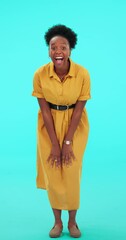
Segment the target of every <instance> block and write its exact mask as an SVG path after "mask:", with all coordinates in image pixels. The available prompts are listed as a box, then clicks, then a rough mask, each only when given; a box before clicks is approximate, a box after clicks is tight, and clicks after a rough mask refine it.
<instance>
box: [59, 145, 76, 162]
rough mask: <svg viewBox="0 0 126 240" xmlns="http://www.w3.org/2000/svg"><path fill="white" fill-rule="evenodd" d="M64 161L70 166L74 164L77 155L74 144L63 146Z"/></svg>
mask: <svg viewBox="0 0 126 240" xmlns="http://www.w3.org/2000/svg"><path fill="white" fill-rule="evenodd" d="M61 154H62V155H61V156H62V163H63V164H64V165H66V166H69V165H71V164H72V159H73V160H75V155H74V153H73V149H72V145H71V144H69V145H67V144H65V143H64V144H63V146H62V152H61Z"/></svg>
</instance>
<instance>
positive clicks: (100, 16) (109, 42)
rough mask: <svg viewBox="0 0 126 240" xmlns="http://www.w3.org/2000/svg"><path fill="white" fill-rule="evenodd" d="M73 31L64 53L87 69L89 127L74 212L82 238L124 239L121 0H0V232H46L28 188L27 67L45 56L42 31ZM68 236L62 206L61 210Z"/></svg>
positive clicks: (31, 111)
mask: <svg viewBox="0 0 126 240" xmlns="http://www.w3.org/2000/svg"><path fill="white" fill-rule="evenodd" d="M57 23H62V24H66V25H67V26H69V27H71V28H73V29H74V31H75V32H77V33H78V44H77V47H76V49H75V50H73V52H72V59H73V60H74V61H75V62H77V63H79V64H81V65H83V66H85V67H86V68H87V69H88V70H89V72H90V75H91V88H92V91H91V93H92V99H91V100H90V101H89V102H88V103H87V110H88V116H89V121H90V135H89V141H88V145H87V149H86V153H85V159H84V165H83V174H82V184H81V205H80V210H79V211H78V215H77V220H78V224H79V226H80V229H81V231H82V234H83V235H82V239H85V240H113V239H114V240H116V239H119V240H123V239H126V225H125V224H126V205H125V204H126V191H125V189H126V187H125V186H126V177H125V175H126V151H125V149H126V140H125V136H126V127H125V123H126V105H125V104H126V101H125V91H126V90H125V89H126V74H125V69H126V1H125V0H113V1H112V0H106V1H104V0H103V1H100V0H99V1H98V0H95V1H93V0H92V1H91V0H86V1H85V0H78V1H74V0H73V1H71V0H69V1H68V0H64V1H59V0H55V1H51V0H48V1H45V0H36V1H34V0H33V1H30V0H29V1H28V0H22V1H16V0H15V1H14V0H13V1H11V0H10V1H9V0H1V1H0V239H2V240H7V239H8V240H17V239H18V240H25V239H27V240H40V239H48V231H49V230H50V228H51V227H52V225H53V215H52V212H51V208H50V206H49V203H48V198H47V195H46V191H41V190H37V189H36V185H35V177H36V162H35V161H36V124H37V111H38V105H37V101H36V99H35V98H33V97H31V92H32V79H33V74H34V71H35V70H36V69H37V68H39V67H40V66H41V65H43V64H45V63H47V62H48V61H50V59H49V58H48V49H47V47H46V45H45V42H44V39H43V35H44V33H45V31H47V29H48V28H49V27H51V26H52V25H53V24H57ZM63 221H64V234H63V236H62V238H63V239H68V238H69V235H68V231H67V212H66V211H64V212H63Z"/></svg>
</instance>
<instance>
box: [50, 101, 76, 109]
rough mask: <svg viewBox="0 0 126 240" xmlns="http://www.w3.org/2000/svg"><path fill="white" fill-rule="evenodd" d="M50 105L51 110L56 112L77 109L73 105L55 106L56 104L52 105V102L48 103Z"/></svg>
mask: <svg viewBox="0 0 126 240" xmlns="http://www.w3.org/2000/svg"><path fill="white" fill-rule="evenodd" d="M48 104H49V106H50V108H52V109H55V110H60V111H63V110H67V109H70V108H74V107H75V104H71V105H55V104H53V103H50V102H48Z"/></svg>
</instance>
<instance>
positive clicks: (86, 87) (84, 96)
mask: <svg viewBox="0 0 126 240" xmlns="http://www.w3.org/2000/svg"><path fill="white" fill-rule="evenodd" d="M90 98H91V95H90V75H89V72H88V71H87V70H86V69H85V70H84V74H83V84H82V89H81V93H80V96H79V98H78V101H84V100H88V99H90Z"/></svg>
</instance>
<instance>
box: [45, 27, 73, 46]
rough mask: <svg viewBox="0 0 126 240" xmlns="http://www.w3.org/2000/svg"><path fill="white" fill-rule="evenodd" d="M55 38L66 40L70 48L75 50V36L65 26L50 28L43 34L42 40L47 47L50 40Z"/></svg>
mask: <svg viewBox="0 0 126 240" xmlns="http://www.w3.org/2000/svg"><path fill="white" fill-rule="evenodd" d="M55 36H62V37H64V38H66V39H67V40H68V42H69V45H70V48H71V49H72V48H75V45H76V43H77V34H76V33H75V32H74V31H73V30H72V29H71V28H68V27H66V26H65V25H61V24H58V25H54V26H52V27H51V28H49V29H48V31H47V32H46V33H45V35H44V38H45V41H46V44H47V45H48V46H49V43H50V40H51V39H52V38H53V37H55Z"/></svg>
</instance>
